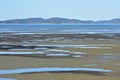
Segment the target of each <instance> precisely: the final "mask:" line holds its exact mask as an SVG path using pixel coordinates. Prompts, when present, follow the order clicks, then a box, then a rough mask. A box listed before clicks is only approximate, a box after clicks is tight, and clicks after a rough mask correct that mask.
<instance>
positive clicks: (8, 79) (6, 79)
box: [0, 78, 16, 80]
mask: <svg viewBox="0 0 120 80" xmlns="http://www.w3.org/2000/svg"><path fill="white" fill-rule="evenodd" d="M0 80H16V79H11V78H0Z"/></svg>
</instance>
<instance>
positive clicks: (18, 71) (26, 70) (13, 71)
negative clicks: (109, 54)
mask: <svg viewBox="0 0 120 80" xmlns="http://www.w3.org/2000/svg"><path fill="white" fill-rule="evenodd" d="M75 71H76V72H80V71H81V72H99V73H106V72H112V70H105V69H101V68H60V67H54V68H53V67H44V68H24V69H10V70H0V74H21V73H43V72H75Z"/></svg>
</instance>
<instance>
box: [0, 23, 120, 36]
mask: <svg viewBox="0 0 120 80" xmlns="http://www.w3.org/2000/svg"><path fill="white" fill-rule="evenodd" d="M0 32H19V33H75V34H76V33H90V34H94V33H120V25H91V24H90V25H89V24H87V25H80V24H0Z"/></svg>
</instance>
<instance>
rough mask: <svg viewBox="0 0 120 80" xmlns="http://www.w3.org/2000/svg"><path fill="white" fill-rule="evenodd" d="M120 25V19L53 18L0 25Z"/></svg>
mask: <svg viewBox="0 0 120 80" xmlns="http://www.w3.org/2000/svg"><path fill="white" fill-rule="evenodd" d="M64 23H65V24H120V18H115V19H111V20H99V21H92V20H86V21H85V20H78V19H68V18H60V17H53V18H48V19H43V18H26V19H11V20H4V21H0V24H64Z"/></svg>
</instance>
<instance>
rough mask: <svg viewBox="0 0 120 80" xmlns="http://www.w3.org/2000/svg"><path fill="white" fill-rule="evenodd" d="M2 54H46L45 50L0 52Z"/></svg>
mask: <svg viewBox="0 0 120 80" xmlns="http://www.w3.org/2000/svg"><path fill="white" fill-rule="evenodd" d="M0 54H1V55H9V54H44V53H43V52H0Z"/></svg>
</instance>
